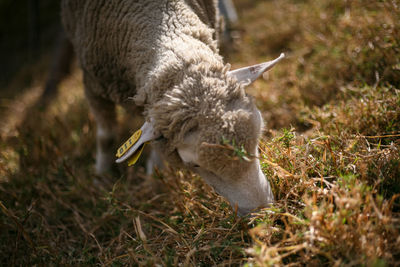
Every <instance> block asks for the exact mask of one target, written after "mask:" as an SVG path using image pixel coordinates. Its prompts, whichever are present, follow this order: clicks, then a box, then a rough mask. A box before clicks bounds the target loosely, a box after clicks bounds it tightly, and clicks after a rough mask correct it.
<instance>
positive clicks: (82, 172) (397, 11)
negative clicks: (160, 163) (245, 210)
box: [0, 0, 400, 266]
mask: <svg viewBox="0 0 400 267" xmlns="http://www.w3.org/2000/svg"><path fill="white" fill-rule="evenodd" d="M235 5H236V7H237V9H238V12H239V17H240V22H239V24H238V25H236V26H235V27H234V32H233V36H234V38H233V41H232V44H231V46H230V47H229V48H225V49H224V54H225V55H226V61H227V62H229V63H231V65H232V69H234V68H237V67H242V66H246V65H250V64H256V63H259V62H262V61H266V60H270V59H272V58H275V57H277V56H278V55H279V54H280V53H281V52H285V53H286V54H287V55H288V57H287V59H285V60H284V61H283V62H282V63H279V64H278V65H277V66H276V67H275V68H274V69H273V70H272V71H271V72H270V73H269V74H268V75H264V77H263V78H262V79H259V80H258V81H257V82H256V83H255V84H254V85H252V86H251V87H250V88H249V90H248V93H249V94H251V95H253V96H254V98H255V101H256V103H257V106H258V107H259V109H260V110H261V111H262V114H263V117H264V120H265V122H266V129H265V133H264V135H263V139H262V141H261V142H260V146H259V147H260V152H261V155H260V161H261V164H262V168H263V171H264V173H265V174H266V176H267V177H268V179H269V181H270V183H271V185H272V187H273V192H274V195H275V199H276V202H275V203H274V205H273V206H272V207H270V208H266V209H263V210H261V211H259V212H257V213H254V214H252V216H248V217H243V218H239V217H236V216H235V212H234V211H233V210H232V209H231V208H230V205H229V204H228V203H227V202H226V201H225V200H224V199H223V198H222V197H220V196H218V195H217V194H216V193H214V192H213V190H212V189H211V188H210V187H209V186H207V185H206V184H205V183H204V182H203V181H202V179H201V178H200V177H198V176H196V175H194V174H192V173H189V172H187V171H184V170H173V169H170V168H168V169H167V170H164V171H162V172H161V171H160V172H157V174H156V175H154V176H153V177H151V178H150V179H148V178H146V177H145V170H144V167H143V166H144V163H143V162H144V160H143V159H141V160H142V161H141V162H139V164H138V166H135V167H133V168H129V169H124V168H122V169H121V170H120V173H121V174H120V175H109V176H106V177H98V176H96V175H95V174H94V170H93V166H94V161H95V159H94V155H95V140H94V139H95V138H94V137H95V125H94V119H93V117H92V115H90V113H89V111H88V106H87V103H86V100H85V99H84V96H83V90H82V77H81V71H80V70H79V68H78V67H77V64H76V63H75V65H74V67H73V71H72V73H71V74H70V75H69V76H68V77H67V78H66V79H65V80H63V82H62V83H61V85H60V90H59V93H58V95H57V96H56V97H55V98H54V99H53V100H52V102H51V103H50V104H49V105H48V106H47V107H45V108H43V107H42V108H39V107H37V106H35V104H34V103H35V101H36V100H37V99H38V98H39V97H40V94H41V92H42V85H43V83H44V81H45V78H46V72H45V69H46V64H45V63H43V62H37V63H34V64H32V66H28V67H26V68H24V69H23V70H21V72H20V73H18V74H17V75H16V76H15V78H14V80H13V82H10V84H8V85H7V86H6V87H5V88H2V90H1V91H0V93H1V94H2V95H0V97H1V109H0V114H1V117H2V120H1V122H0V134H1V136H0V251H1V253H0V265H1V266H14V265H18V266H34V265H38V266H49V265H50V266H59V265H65V266H72V265H105V266H126V265H132V266H142V265H144V266H155V265H157V266H177V265H181V266H182V265H183V266H211V265H218V266H219V265H221V266H231V265H233V266H237V265H245V266H270V265H315V266H318V265H329V266H330V265H334V266H354V265H356V266H396V265H400V2H398V1H396V0H382V1H369V0H366V1H362V0H354V1H346V0H332V1H312V0H281V1H261V0H257V1H251V0H237V1H235ZM46 60H47V61H48V56H47V57H46V56H44V61H46ZM27 73H28V74H29V73H35V75H36V78H35V79H34V80H33V81H31V82H29V84H28V85H24V86H23V87H22V85H19V84H23V83H20V81H19V80H21V79H22V80H23V79H24V75H27ZM18 86H20V87H21V88H18ZM15 88H18V90H16V89H15ZM13 90H14V91H15V92H16V93H10V91H13ZM118 113H119V119H120V122H121V130H120V136H121V141H123V140H124V139H125V138H126V137H128V136H129V135H130V134H131V133H132V132H134V131H135V130H136V129H137V127H138V126H139V125H140V124H139V122H136V119H135V123H133V122H132V120H131V118H130V117H129V116H128V114H126V112H125V111H124V110H122V109H121V110H118ZM133 126H134V127H133Z"/></svg>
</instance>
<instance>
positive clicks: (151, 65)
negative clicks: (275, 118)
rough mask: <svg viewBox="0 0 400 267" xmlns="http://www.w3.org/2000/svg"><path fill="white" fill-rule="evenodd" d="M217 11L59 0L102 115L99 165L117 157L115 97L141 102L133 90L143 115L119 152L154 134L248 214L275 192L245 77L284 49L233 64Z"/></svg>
mask: <svg viewBox="0 0 400 267" xmlns="http://www.w3.org/2000/svg"><path fill="white" fill-rule="evenodd" d="M217 15H218V14H217V9H216V2H215V1H213V0H186V1H183V0H181V1H178V0H170V1H168V0H148V1H123V0H109V1H100V0H92V1H84V0H64V1H62V20H63V24H64V27H65V29H66V32H67V34H68V36H69V38H70V40H71V41H72V43H73V45H74V48H75V51H76V53H77V55H78V58H79V61H80V64H81V67H82V69H83V76H84V85H85V93H86V96H87V99H88V101H89V105H90V107H91V110H92V112H93V114H94V116H95V120H96V123H97V157H96V160H97V161H96V171H97V172H98V173H103V172H105V171H106V170H108V169H109V168H110V167H111V164H112V162H113V154H114V153H113V149H114V137H115V127H114V126H115V122H116V118H115V117H116V114H115V104H121V105H123V106H124V107H127V108H131V107H134V106H135V105H134V104H133V103H132V102H129V101H128V100H129V99H130V98H131V97H133V99H134V102H135V104H136V106H142V107H144V116H145V118H146V123H145V124H144V125H143V126H142V129H141V130H142V133H141V135H140V136H139V140H137V141H136V140H134V141H133V143H134V145H133V146H132V147H130V148H129V149H127V151H123V152H122V153H120V154H119V155H118V157H119V159H118V160H117V162H122V161H124V160H127V159H129V158H130V157H132V156H133V155H135V153H136V155H137V153H140V152H138V150H140V149H141V147H142V146H143V145H144V143H145V142H149V141H153V146H154V147H156V148H157V149H158V151H160V153H161V154H162V155H163V158H165V159H166V160H167V161H168V162H169V163H170V164H171V165H174V166H178V167H181V166H184V167H186V168H188V169H191V170H193V171H194V172H196V173H198V174H200V176H202V177H203V178H204V179H205V181H206V182H207V183H208V184H210V185H211V186H212V187H213V188H214V189H215V190H216V191H217V192H218V193H220V194H221V195H222V196H224V197H225V198H227V199H228V200H229V202H230V203H231V205H232V206H233V207H235V206H236V205H237V207H238V213H239V214H247V213H248V212H250V211H251V210H253V209H255V208H257V207H260V206H266V205H268V204H269V203H271V202H273V195H272V192H271V189H270V186H269V183H268V181H267V180H266V178H265V176H264V174H263V173H262V171H261V168H260V164H259V161H258V160H257V155H258V152H257V144H258V139H259V137H260V134H261V129H262V127H263V122H262V118H261V115H260V112H259V111H258V110H257V108H256V106H255V105H254V103H253V102H252V99H251V97H249V96H248V95H247V94H246V93H245V91H244V86H245V85H246V84H248V83H249V82H252V81H254V80H255V79H256V78H257V77H258V76H259V75H261V74H262V72H264V71H265V70H267V69H269V68H271V67H272V66H273V65H274V64H275V63H276V62H278V61H279V60H280V59H281V58H282V57H283V56H282V55H281V57H280V58H278V59H276V60H275V61H273V62H268V63H264V64H260V65H256V66H252V67H248V68H243V69H240V70H236V71H228V69H229V67H228V66H227V65H225V64H224V63H223V60H222V57H221V56H220V55H219V54H218V48H217V36H216V33H217V30H216V29H217V26H218V16H217ZM131 141H132V140H131ZM122 150H123V149H122Z"/></svg>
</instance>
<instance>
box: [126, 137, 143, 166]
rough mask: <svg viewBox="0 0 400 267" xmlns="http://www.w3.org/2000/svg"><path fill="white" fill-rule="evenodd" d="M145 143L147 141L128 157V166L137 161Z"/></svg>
mask: <svg viewBox="0 0 400 267" xmlns="http://www.w3.org/2000/svg"><path fill="white" fill-rule="evenodd" d="M146 144H147V142H146V143H144V144H143V145H141V146H140V147H139V148H138V149H137V150H136V152H135V153H133V155H132V156H131V157H130V158H129V159H128V166H132V165H133V164H135V163H136V161H138V159H139V157H140V155H141V154H142V152H143V149H144V146H145V145H146Z"/></svg>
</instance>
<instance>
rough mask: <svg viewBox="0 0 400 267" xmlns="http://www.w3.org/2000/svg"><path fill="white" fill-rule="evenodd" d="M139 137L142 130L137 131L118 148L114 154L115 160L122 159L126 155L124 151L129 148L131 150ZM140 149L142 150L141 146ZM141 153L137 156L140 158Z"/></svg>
mask: <svg viewBox="0 0 400 267" xmlns="http://www.w3.org/2000/svg"><path fill="white" fill-rule="evenodd" d="M141 135H142V130H137V131H136V132H135V133H134V134H133V135H132V136H131V137H129V139H128V140H127V141H126V142H125V143H124V144H123V145H122V146H120V147H119V148H118V150H117V153H116V154H115V156H116V157H117V158H120V157H122V156H123V155H124V154H125V153H126V151H128V150H129V148H131V147H132V146H133V145H134V144H135V143H136V142H137V141H138V140H139V138H140V136H141ZM140 149H141V150H143V146H142V148H140ZM140 149H139V150H140ZM141 153H142V152H140V153H139V156H140V154H141ZM135 154H136V153H135ZM136 160H137V159H136Z"/></svg>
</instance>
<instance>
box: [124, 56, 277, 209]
mask: <svg viewBox="0 0 400 267" xmlns="http://www.w3.org/2000/svg"><path fill="white" fill-rule="evenodd" d="M283 57H284V56H283V55H281V56H280V57H279V58H278V59H276V60H274V61H271V62H267V63H263V64H259V65H256V66H251V67H247V68H242V69H239V70H235V71H231V72H228V73H226V75H225V76H226V78H225V79H220V78H219V77H218V78H215V79H211V80H212V81H211V82H210V81H208V83H209V84H210V83H211V84H212V86H213V88H214V89H215V88H221V89H216V90H210V91H206V92H205V91H204V86H203V87H202V86H201V85H202V84H204V81H202V78H198V79H197V78H195V79H191V80H190V82H191V83H193V82H197V83H199V86H196V84H194V85H193V84H191V86H189V87H190V88H192V89H191V90H192V91H188V90H184V89H180V88H176V89H173V90H171V92H170V93H169V95H168V98H167V100H166V101H165V102H160V103H158V105H159V106H158V108H157V105H156V108H155V110H158V111H159V113H156V112H157V111H154V110H153V113H150V117H152V115H153V116H154V117H157V118H158V121H152V122H150V123H146V124H145V125H144V126H143V127H142V128H144V129H143V133H144V138H143V142H146V141H148V140H152V139H157V138H158V137H160V136H161V137H162V138H161V140H159V141H158V145H159V146H160V147H161V149H162V150H163V153H164V154H167V155H168V156H167V160H169V161H171V160H172V161H175V163H176V162H178V161H179V163H182V164H183V165H185V167H186V168H188V169H191V170H192V171H194V172H196V173H198V174H199V175H200V176H201V177H202V178H203V179H204V180H205V181H206V182H207V183H208V184H209V185H211V186H212V187H213V188H214V189H215V191H216V192H217V193H219V194H221V195H222V196H224V197H225V198H226V199H227V200H228V201H229V202H230V204H231V205H232V207H233V208H234V209H235V208H236V207H237V209H238V214H239V215H245V214H247V213H249V212H251V211H252V210H254V209H256V208H258V207H265V206H267V205H268V204H270V203H272V202H273V194H272V191H271V188H270V185H269V183H268V180H267V179H266V177H265V176H264V174H263V172H262V171H261V167H260V163H259V160H258V150H257V145H258V140H259V137H260V135H261V131H262V128H263V120H262V117H261V114H260V112H259V111H258V109H257V108H256V107H255V105H254V103H253V102H252V101H251V98H250V97H249V96H247V95H246V94H245V92H244V90H243V87H244V86H245V84H246V81H247V84H249V83H250V82H252V81H254V80H255V79H256V78H257V77H258V76H260V75H261V74H262V73H263V72H265V71H266V70H268V69H270V68H271V67H272V66H273V65H275V64H276V63H277V62H278V61H279V60H280V59H282V58H283ZM193 88H199V89H198V91H196V90H197V89H193ZM193 90H194V91H193ZM175 102H176V105H178V106H179V107H180V108H176V107H174V103H175ZM171 103H172V104H171ZM191 109H193V110H191ZM171 118H172V119H171ZM160 124H164V125H160ZM159 129H166V130H164V131H163V130H159ZM157 133H158V134H157ZM139 145H140V144H138V146H139ZM128 154H129V153H127V155H126V156H125V155H124V157H126V158H129V157H131V156H130V155H128ZM118 161H123V160H121V159H119V160H118ZM118 161H117V162H118Z"/></svg>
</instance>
